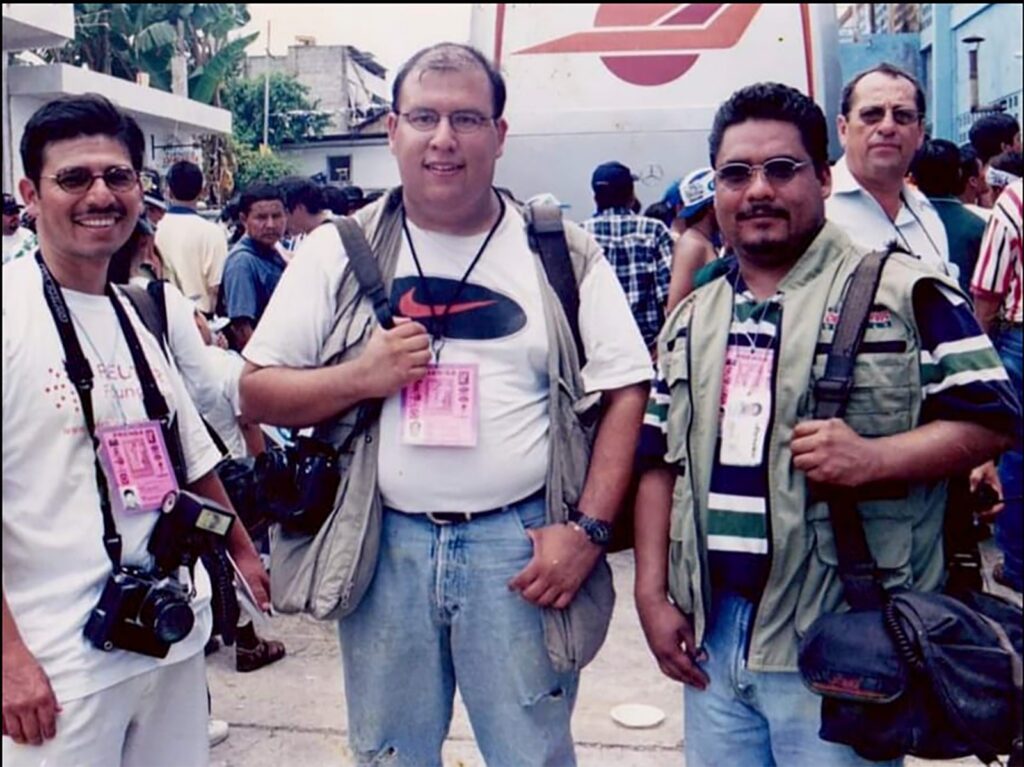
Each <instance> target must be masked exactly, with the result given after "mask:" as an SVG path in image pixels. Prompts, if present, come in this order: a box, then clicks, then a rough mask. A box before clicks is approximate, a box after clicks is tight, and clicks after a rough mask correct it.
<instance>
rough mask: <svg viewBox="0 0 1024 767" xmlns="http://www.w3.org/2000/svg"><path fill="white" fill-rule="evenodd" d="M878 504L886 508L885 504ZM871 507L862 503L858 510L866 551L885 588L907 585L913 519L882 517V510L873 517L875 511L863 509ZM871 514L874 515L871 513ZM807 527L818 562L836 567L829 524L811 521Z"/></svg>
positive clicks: (834, 545)
mask: <svg viewBox="0 0 1024 767" xmlns="http://www.w3.org/2000/svg"><path fill="white" fill-rule="evenodd" d="M879 503H885V504H887V505H888V503H889V502H879ZM873 505H874V504H862V507H861V511H860V516H861V523H862V524H863V525H864V535H865V537H866V538H867V541H868V548H869V549H870V550H871V555H872V556H873V557H874V559H875V564H876V565H877V566H878V569H879V572H880V574H881V576H882V579H883V582H884V583H885V585H886V586H887V587H891V586H907V585H909V581H910V551H911V543H912V541H913V520H911V519H910V518H909V517H900V516H892V515H890V514H885V512H884V510H882V511H883V514H884V515H883V516H877V515H876V514H877V512H878V511H879V510H878V509H877V508H876V509H871V508H865V507H870V506H873ZM872 511H875V513H874V514H873V513H871V512H872ZM865 512H866V513H865ZM811 527H812V530H813V533H814V551H815V554H816V556H817V558H818V560H819V561H820V562H822V563H823V564H825V565H827V566H828V567H833V568H835V567H838V566H839V558H838V551H837V548H836V539H835V531H834V530H833V529H832V523H831V522H830V521H829V520H828V519H818V520H812V521H811Z"/></svg>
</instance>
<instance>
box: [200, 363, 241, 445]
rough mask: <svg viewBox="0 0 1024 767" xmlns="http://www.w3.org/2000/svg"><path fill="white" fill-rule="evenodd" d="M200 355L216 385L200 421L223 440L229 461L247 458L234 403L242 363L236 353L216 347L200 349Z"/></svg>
mask: <svg viewBox="0 0 1024 767" xmlns="http://www.w3.org/2000/svg"><path fill="white" fill-rule="evenodd" d="M203 354H204V355H205V357H206V365H207V367H208V368H209V369H210V370H211V371H212V372H213V374H214V375H215V376H216V379H217V382H218V384H219V388H218V390H217V396H216V398H215V399H214V401H213V402H212V403H211V405H210V407H209V408H208V409H206V410H203V417H204V418H206V420H207V422H208V423H209V424H210V426H212V427H213V429H214V431H216V432H217V435H218V436H219V437H220V438H221V439H222V440H224V446H225V447H226V448H227V449H228V456H229V457H230V458H245V457H246V456H247V455H249V448H248V447H247V446H246V444H245V437H244V436H243V434H242V427H241V426H240V425H239V423H238V417H239V415H241V412H242V411H241V407H240V406H239V400H238V379H239V378H241V376H242V368H244V367H245V360H244V359H242V355H241V354H239V353H238V352H236V351H230V350H228V349H221V348H220V347H219V346H204V347H203Z"/></svg>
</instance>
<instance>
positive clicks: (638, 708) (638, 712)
mask: <svg viewBox="0 0 1024 767" xmlns="http://www.w3.org/2000/svg"><path fill="white" fill-rule="evenodd" d="M611 715H612V719H613V720H615V722H616V724H621V725H622V726H623V727H628V728H629V729H631V730H643V729H647V728H648V727H657V726H658V725H659V724H661V723H662V722H664V721H665V712H664V711H662V710H661V709H660V708H658V707H657V706H648V705H647V704H646V703H623V704H621V705H618V706H616V707H615V708H613V709H612V710H611Z"/></svg>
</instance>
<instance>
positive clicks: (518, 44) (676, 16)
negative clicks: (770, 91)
mask: <svg viewBox="0 0 1024 767" xmlns="http://www.w3.org/2000/svg"><path fill="white" fill-rule="evenodd" d="M470 42H471V43H472V44H473V45H475V46H476V47H477V48H479V49H480V50H481V51H483V52H484V53H485V54H486V55H488V56H490V57H491V58H492V59H494V60H495V61H496V62H497V63H498V65H499V66H500V68H501V70H502V72H503V73H504V75H505V78H506V81H507V83H508V90H509V96H508V105H507V108H506V111H505V114H506V117H507V118H508V122H509V133H508V138H507V140H506V144H505V154H504V156H503V157H502V159H501V160H499V161H498V171H497V183H498V185H500V186H504V187H508V188H509V189H511V190H512V191H513V192H515V194H516V195H517V196H518V197H520V198H521V199H526V198H528V197H530V196H532V195H534V194H538V193H542V192H550V193H552V194H554V195H555V196H556V197H557V198H558V199H559V200H560V201H561V202H563V203H566V204H568V205H569V206H570V207H569V209H568V210H567V211H566V216H567V217H568V218H572V219H575V220H582V219H584V218H588V217H589V216H590V215H591V214H592V212H593V199H592V195H591V191H590V175H591V173H592V172H593V169H594V168H595V167H597V166H598V165H600V164H601V163H603V162H607V161H609V160H617V161H619V162H622V163H625V164H626V165H627V166H629V167H630V168H631V169H632V171H633V173H634V174H635V175H637V176H638V177H639V180H638V181H637V197H638V198H639V199H640V201H641V202H642V203H643V204H644V205H645V206H646V205H649V204H650V203H653V202H656V201H657V200H659V199H660V198H661V196H662V193H663V192H664V191H665V188H666V187H667V186H668V185H669V183H670V182H672V181H673V180H674V179H679V178H680V177H681V176H683V175H685V174H686V173H687V172H689V171H690V170H694V169H696V168H698V167H701V166H703V165H707V164H708V144H707V135H708V132H709V130H710V128H711V122H712V118H713V117H714V113H715V110H716V109H717V108H718V106H719V104H721V103H722V101H724V100H725V99H726V98H728V97H729V95H730V94H731V93H732V92H733V91H735V90H737V89H738V88H740V87H742V86H745V85H750V84H752V83H755V82H762V81H769V80H772V81H777V82H783V83H786V84H788V85H792V86H793V87H795V88H798V89H800V90H801V91H803V92H804V93H808V94H810V95H811V96H812V97H813V98H814V99H815V100H816V101H817V102H818V104H819V105H820V106H821V107H822V109H824V111H825V114H826V116H827V117H828V120H829V126H830V131H832V135H831V139H830V143H831V145H832V150H833V156H835V155H837V154H838V153H839V148H838V142H837V141H836V140H835V135H834V130H835V127H834V126H835V114H836V112H837V111H838V106H839V95H840V89H841V86H842V83H841V79H840V78H841V75H840V71H839V59H838V50H837V46H838V42H837V23H836V15H835V7H834V5H832V4H811V3H800V4H796V3H792V4H776V5H767V4H763V5H762V4H742V3H730V4H721V5H716V4H708V3H692V4H672V3H658V4H618V3H611V4H607V3H606V4H602V5H595V4H580V5H567V4H550V5H549V4H541V3H500V4H497V5H495V4H487V5H482V4H477V5H474V6H473V12H472V20H471V37H470Z"/></svg>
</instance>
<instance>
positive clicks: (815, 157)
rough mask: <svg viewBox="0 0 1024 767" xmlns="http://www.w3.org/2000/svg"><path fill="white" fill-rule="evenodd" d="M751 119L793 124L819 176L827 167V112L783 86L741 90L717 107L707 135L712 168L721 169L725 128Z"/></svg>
mask: <svg viewBox="0 0 1024 767" xmlns="http://www.w3.org/2000/svg"><path fill="white" fill-rule="evenodd" d="M748 120H778V121H779V122H786V123H790V124H791V125H794V126H795V127H796V129H797V130H798V131H800V139H801V141H802V142H803V145H804V149H806V150H807V154H808V155H810V157H811V162H812V163H814V169H815V171H817V173H818V175H819V176H820V175H821V174H822V173H823V172H824V171H825V169H826V168H828V124H827V123H826V122H825V114H824V112H822V111H821V107H819V106H818V105H817V104H815V103H814V101H813V100H812V99H811V98H809V97H808V96H805V95H804V94H803V93H801V92H800V91H798V90H797V89H796V88H791V87H789V86H788V85H783V84H782V83H757V84H755V85H748V86H747V87H745V88H740V89H739V90H738V91H736V92H735V93H734V94H732V95H731V96H730V97H729V98H728V100H727V101H726V102H725V103H723V104H722V105H721V106H720V107H719V108H718V111H717V112H716V113H715V120H714V123H713V124H712V126H711V135H710V136H708V146H709V149H710V150H711V167H712V168H716V167H718V166H717V165H716V161H717V158H718V152H719V150H720V149H721V148H722V136H724V135H725V131H726V129H727V128H731V127H732V126H733V125H739V124H740V123H744V122H747V121H748Z"/></svg>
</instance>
